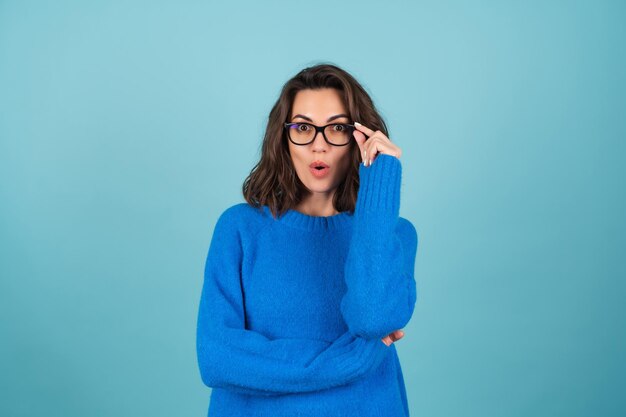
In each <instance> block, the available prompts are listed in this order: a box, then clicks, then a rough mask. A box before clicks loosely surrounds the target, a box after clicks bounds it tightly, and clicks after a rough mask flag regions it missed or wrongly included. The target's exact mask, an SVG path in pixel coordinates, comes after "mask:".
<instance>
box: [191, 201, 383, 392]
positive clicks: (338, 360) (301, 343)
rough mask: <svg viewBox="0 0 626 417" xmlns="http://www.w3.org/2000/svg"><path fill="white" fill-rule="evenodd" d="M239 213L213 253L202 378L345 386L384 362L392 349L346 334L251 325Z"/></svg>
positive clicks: (258, 387)
mask: <svg viewBox="0 0 626 417" xmlns="http://www.w3.org/2000/svg"><path fill="white" fill-rule="evenodd" d="M234 217H236V214H235V213H232V212H230V211H228V210H227V211H226V212H224V213H223V214H222V216H220V219H219V220H218V222H217V224H216V226H215V230H214V233H213V238H212V241H211V245H210V248H209V252H208V255H207V260H206V265H205V273H204V283H203V287H202V294H201V299H200V305H199V311H198V322H197V334H196V352H197V359H198V365H199V369H200V374H201V378H202V381H203V382H204V384H205V385H207V386H209V387H212V388H226V389H230V390H233V391H236V392H240V393H245V394H252V395H281V394H289V393H297V392H310V391H317V390H323V389H327V388H331V387H334V386H339V385H345V384H347V383H349V382H351V381H354V380H356V379H358V378H360V377H361V376H362V375H364V374H365V373H367V372H368V371H369V370H371V369H373V368H374V367H376V366H377V365H378V364H380V362H381V361H382V360H383V359H384V355H386V354H387V353H388V350H389V349H390V348H389V347H388V346H387V345H385V344H384V343H383V342H382V341H381V340H366V339H364V338H361V337H358V336H355V335H353V334H352V333H350V332H346V333H344V334H343V335H341V336H340V337H339V338H337V339H336V340H334V341H333V342H328V341H323V340H314V339H304V338H281V339H269V338H267V337H266V336H264V335H263V334H261V333H259V332H255V331H253V330H249V329H246V328H245V315H244V308H243V307H244V306H243V292H242V286H241V261H242V248H241V241H240V237H239V232H238V230H237V227H236V219H235V218H234Z"/></svg>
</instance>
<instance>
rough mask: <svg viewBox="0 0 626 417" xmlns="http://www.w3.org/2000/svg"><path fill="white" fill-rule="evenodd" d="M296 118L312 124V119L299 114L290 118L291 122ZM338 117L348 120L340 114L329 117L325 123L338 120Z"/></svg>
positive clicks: (345, 115)
mask: <svg viewBox="0 0 626 417" xmlns="http://www.w3.org/2000/svg"><path fill="white" fill-rule="evenodd" d="M296 117H300V118H302V119H305V120H308V121H309V122H313V119H311V118H310V117H306V116H303V115H301V114H296V115H295V116H293V117H292V118H291V120H293V119H295V118H296ZM340 117H346V118H349V117H348V115H347V114H343V113H342V114H336V115H334V116H331V117H329V118H328V120H326V121H327V122H330V121H332V120H335V119H339V118H340Z"/></svg>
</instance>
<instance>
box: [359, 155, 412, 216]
mask: <svg viewBox="0 0 626 417" xmlns="http://www.w3.org/2000/svg"><path fill="white" fill-rule="evenodd" d="M401 181H402V164H401V163H400V159H398V158H396V157H395V156H393V155H389V154H384V153H382V154H378V155H377V156H376V158H375V159H374V162H372V165H370V166H367V167H366V166H365V165H364V164H363V162H361V164H360V165H359V192H358V195H357V201H356V206H355V215H357V216H362V217H366V218H372V216H373V217H374V218H375V219H381V220H382V219H395V218H397V217H398V216H399V214H400V185H401ZM394 225H395V223H394Z"/></svg>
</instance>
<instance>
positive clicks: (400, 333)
mask: <svg viewBox="0 0 626 417" xmlns="http://www.w3.org/2000/svg"><path fill="white" fill-rule="evenodd" d="M393 334H394V336H395V338H396V341H397V340H400V339H402V338H403V337H404V332H403V331H402V330H396V331H395V332H393Z"/></svg>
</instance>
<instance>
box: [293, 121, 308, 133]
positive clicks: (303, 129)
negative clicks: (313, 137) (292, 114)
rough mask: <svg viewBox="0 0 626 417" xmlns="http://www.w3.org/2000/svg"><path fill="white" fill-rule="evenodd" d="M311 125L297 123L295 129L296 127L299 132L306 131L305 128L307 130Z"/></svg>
mask: <svg viewBox="0 0 626 417" xmlns="http://www.w3.org/2000/svg"><path fill="white" fill-rule="evenodd" d="M310 128H311V127H310V126H309V125H307V124H304V123H299V124H298V126H297V127H296V129H298V130H299V131H301V132H306V131H307V130H309V129H310Z"/></svg>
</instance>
